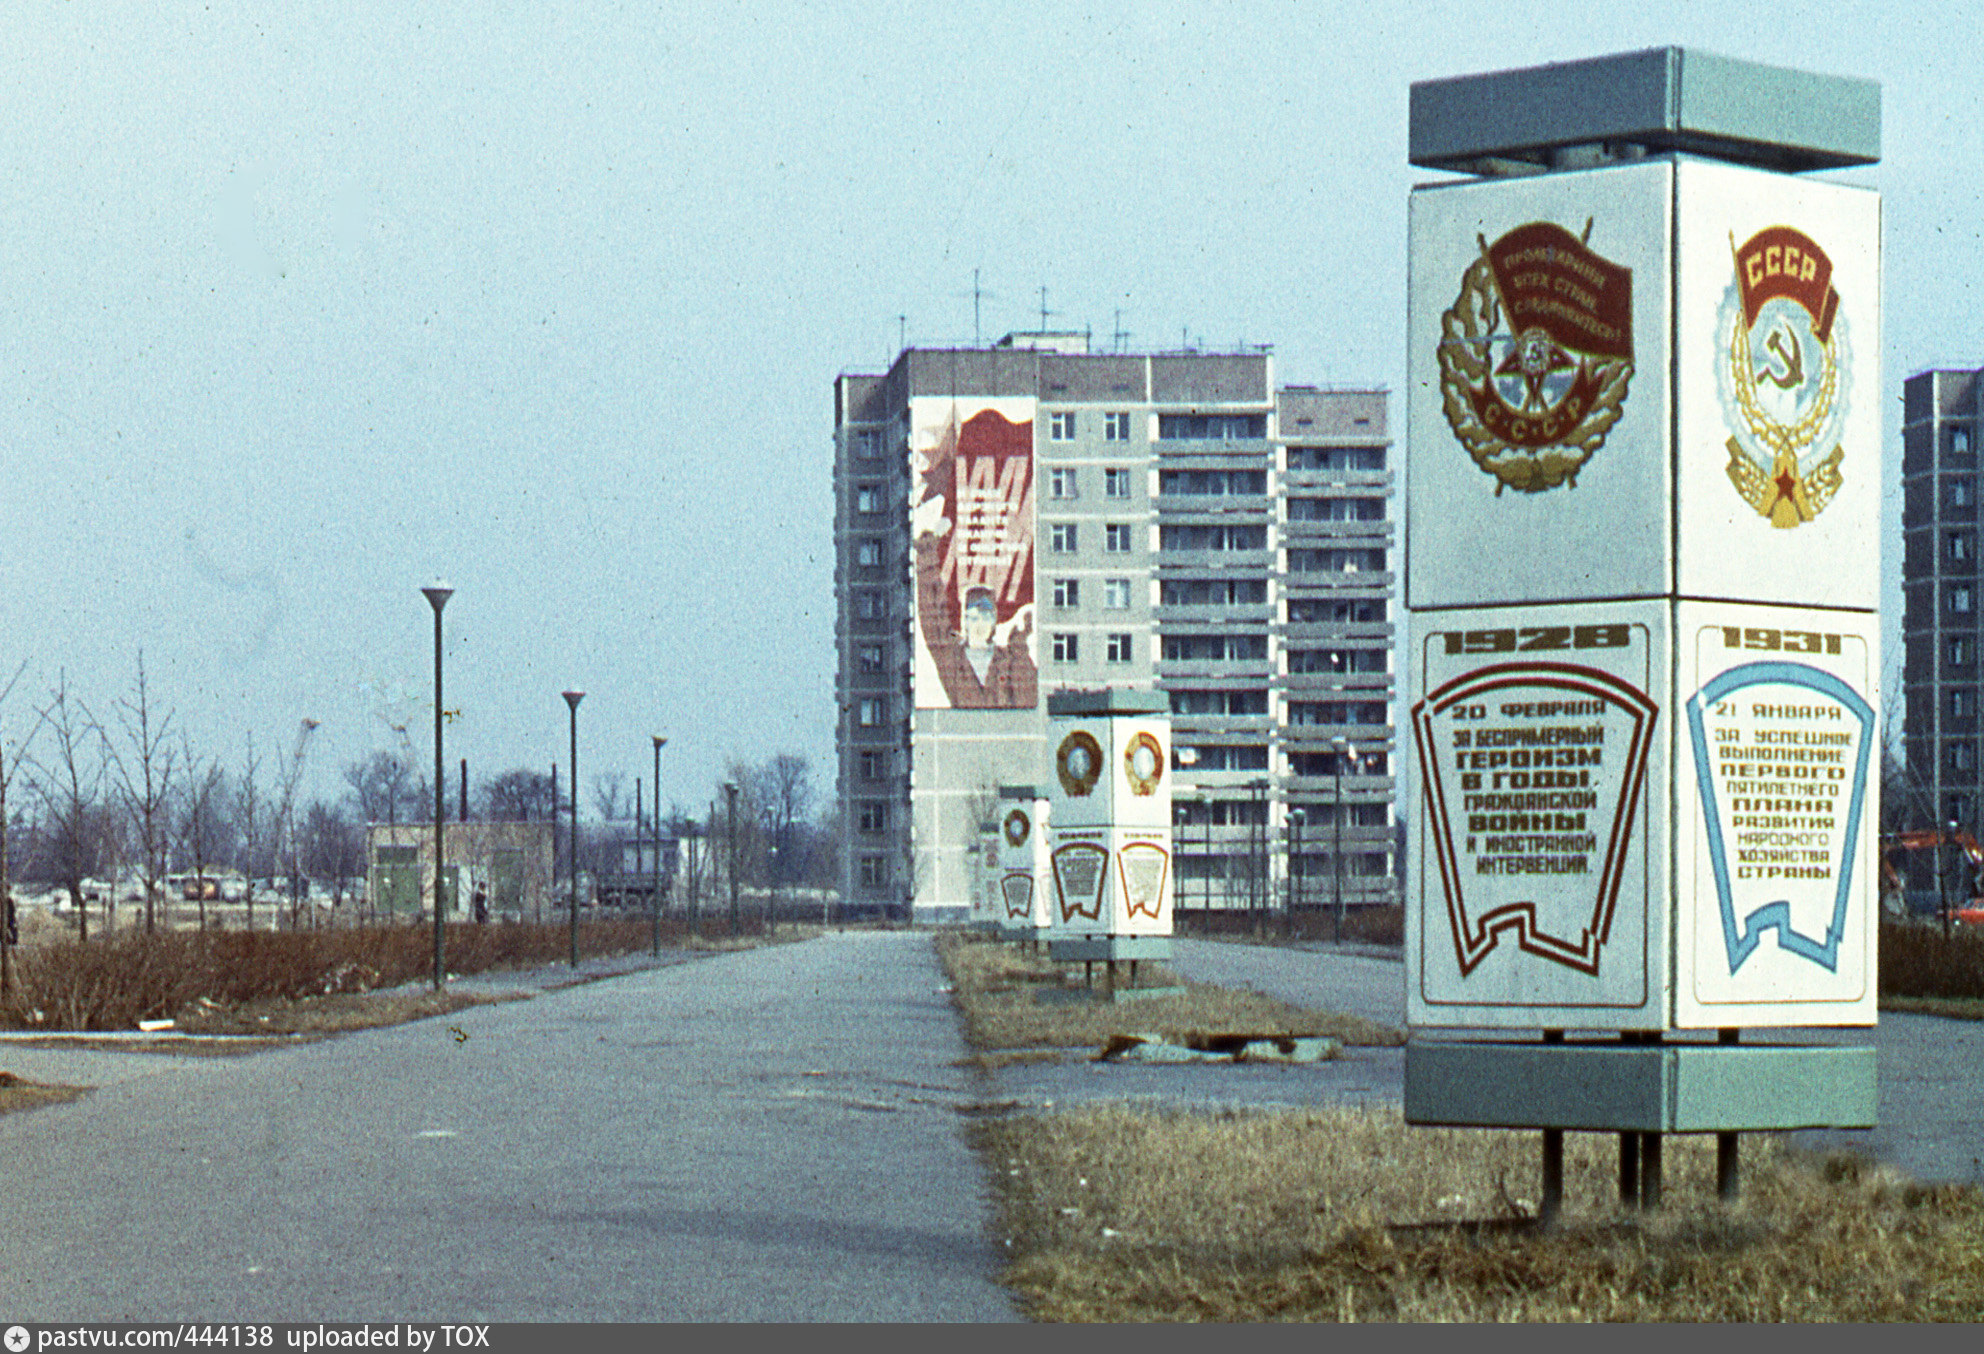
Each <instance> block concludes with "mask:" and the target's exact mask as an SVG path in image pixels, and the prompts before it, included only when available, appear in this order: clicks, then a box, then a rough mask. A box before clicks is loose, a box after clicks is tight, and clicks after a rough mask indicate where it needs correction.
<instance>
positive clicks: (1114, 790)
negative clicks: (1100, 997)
mask: <svg viewBox="0 0 1984 1354" xmlns="http://www.w3.org/2000/svg"><path fill="white" fill-rule="evenodd" d="M1047 746H1048V749H1049V755H1050V756H1051V757H1052V758H1053V774H1054V779H1053V782H1052V784H1051V785H1050V786H1049V792H1048V793H1049V804H1050V811H1049V826H1048V830H1047V843H1048V869H1047V872H1046V880H1045V882H1046V883H1047V884H1048V893H1049V895H1050V897H1049V899H1048V904H1049V906H1048V922H1047V930H1046V937H1047V953H1048V955H1049V957H1050V958H1053V959H1056V960H1059V961H1062V962H1067V963H1074V962H1079V963H1082V964H1084V965H1086V966H1088V972H1089V975H1090V977H1091V979H1092V978H1093V973H1094V967H1093V966H1094V965H1095V964H1097V963H1105V964H1107V965H1108V966H1109V967H1108V973H1109V979H1110V990H1111V992H1112V993H1115V994H1117V995H1122V993H1121V992H1120V991H1119V990H1118V989H1117V988H1116V985H1115V977H1116V965H1117V964H1118V963H1123V962H1127V963H1128V964H1129V965H1130V980H1131V985H1132V986H1133V987H1134V985H1135V982H1136V964H1137V963H1138V961H1140V960H1145V959H1156V960H1163V959H1169V958H1170V957H1171V715H1170V704H1169V701H1168V699H1167V698H1166V697H1165V696H1164V695H1163V694H1162V693H1159V692H1152V691H1116V690H1108V691H1064V692H1055V693H1052V694H1050V695H1049V696H1048V698H1047Z"/></svg>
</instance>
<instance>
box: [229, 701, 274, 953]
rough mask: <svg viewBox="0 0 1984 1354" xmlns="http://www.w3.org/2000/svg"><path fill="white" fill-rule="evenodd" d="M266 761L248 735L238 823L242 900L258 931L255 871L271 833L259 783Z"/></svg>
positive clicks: (238, 792)
mask: <svg viewBox="0 0 1984 1354" xmlns="http://www.w3.org/2000/svg"><path fill="white" fill-rule="evenodd" d="M261 773H262V759H261V758H260V757H259V756H258V755H256V752H255V735H254V733H253V731H250V733H249V734H248V752H247V755H246V756H245V757H244V758H243V759H242V763H241V779H240V780H239V781H238V782H237V783H236V784H235V787H234V821H235V826H236V827H237V828H238V829H239V831H240V834H241V836H240V842H241V860H242V870H241V873H242V874H243V875H244V876H245V877H246V881H247V882H246V883H245V884H244V885H243V887H242V894H241V899H242V901H243V902H244V903H245V904H246V905H247V908H248V924H247V929H248V930H250V931H253V930H254V929H255V871H256V869H257V868H258V867H259V866H260V864H261V857H262V847H263V839H264V837H266V835H267V834H268V830H269V801H268V798H267V796H265V795H264V794H263V793H262V787H261V785H260V783H259V782H258V780H257V777H259V776H260V775H261Z"/></svg>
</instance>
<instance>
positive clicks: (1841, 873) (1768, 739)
mask: <svg viewBox="0 0 1984 1354" xmlns="http://www.w3.org/2000/svg"><path fill="white" fill-rule="evenodd" d="M1678 626H1679V650H1680V653H1679V659H1680V661H1679V662H1678V663H1677V665H1676V667H1677V672H1678V674H1679V678H1680V681H1681V683H1682V685H1683V690H1682V691H1681V692H1680V693H1679V694H1680V697H1681V701H1682V709H1681V711H1680V718H1679V720H1678V721H1677V722H1678V725H1679V728H1678V733H1679V736H1680V737H1679V742H1680V746H1679V748H1678V750H1677V754H1676V761H1675V764H1676V767H1677V775H1676V777H1675V786H1674V789H1675V800H1676V803H1675V818H1676V822H1677V824H1678V826H1679V828H1680V831H1679V833H1678V835H1677V838H1676V842H1677V852H1678V856H1679V858H1678V859H1677V862H1676V866H1677V876H1678V878H1679V879H1680V880H1681V881H1683V883H1684V885H1685V886H1691V887H1684V889H1683V892H1682V894H1681V897H1680V900H1679V907H1678V913H1677V917H1676V921H1675V932H1676V935H1675V944H1676V958H1677V979H1676V985H1675V998H1676V1010H1675V1024H1676V1025H1677V1026H1679V1027H1682V1028H1705V1027H1731V1026H1741V1025H1871V1024H1873V1023H1875V999H1876V977H1877V974H1876V968H1875V936H1876V927H1877V926H1878V924H1879V917H1878V912H1879V905H1878V889H1877V885H1876V868H1877V867H1876V863H1875V862H1876V860H1877V859H1878V857H1877V854H1876V853H1877V851H1878V849H1879V847H1878V842H1877V832H1878V824H1879V819H1880V804H1879V794H1880V731H1879V727H1878V724H1879V721H1878V720H1877V718H1876V716H1875V711H1876V710H1878V709H1879V708H1880V697H1879V693H1878V691H1877V689H1876V687H1877V680H1876V678H1877V673H1878V668H1879V653H1880V625H1879V620H1878V618H1877V617H1876V616H1874V615H1872V614H1870V613H1868V612H1863V611H1843V612H1827V611H1815V610H1809V609H1802V608H1801V609H1791V608H1783V607H1759V606H1747V605H1734V604H1720V605H1717V604H1705V603H1691V604H1683V605H1682V606H1681V607H1680V608H1679V619H1678Z"/></svg>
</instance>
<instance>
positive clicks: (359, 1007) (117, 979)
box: [0, 919, 808, 1033]
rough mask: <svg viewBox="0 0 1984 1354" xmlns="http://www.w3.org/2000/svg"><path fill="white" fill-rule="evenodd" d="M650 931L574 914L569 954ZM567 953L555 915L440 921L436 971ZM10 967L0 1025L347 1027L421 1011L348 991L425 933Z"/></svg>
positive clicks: (251, 935)
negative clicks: (574, 945)
mask: <svg viewBox="0 0 1984 1354" xmlns="http://www.w3.org/2000/svg"><path fill="white" fill-rule="evenodd" d="M805 934H808V932H806V931H805V930H803V929H802V928H798V927H787V928H785V929H784V930H783V931H782V932H781V933H780V937H779V938H780V939H781V940H786V939H799V938H803V936H804V935H805ZM651 939H652V931H651V928H650V924H649V923H648V922H647V921H646V920H645V919H642V920H630V921H589V922H582V923H580V926H579V953H580V955H581V956H582V957H584V956H588V955H591V956H598V955H611V954H627V953H633V952H637V951H641V950H645V949H647V948H648V946H649V945H650V943H651ZM662 943H663V944H664V945H666V946H670V947H673V948H691V949H706V950H726V949H735V948H740V947H749V946H752V945H757V944H762V943H764V942H763V941H762V940H761V939H759V938H756V937H745V938H742V939H739V940H730V939H727V938H726V939H721V940H711V939H703V938H698V937H692V936H690V935H689V934H688V933H687V931H686V928H685V927H684V925H683V924H682V923H681V922H680V921H679V920H675V919H665V920H664V921H663V923H662ZM570 950H571V933H570V930H569V926H568V924H565V923H547V924H543V925H533V924H512V925H490V926H450V927H449V928H448V931H447V942H446V960H447V968H448V972H449V973H451V974H455V975H462V974H471V973H483V972H489V971H492V970H500V969H516V968H530V967H536V966H541V965H548V964H559V963H564V962H566V960H567V959H568V958H569V957H570ZM14 964H15V969H16V973H15V982H14V986H13V989H12V990H11V991H10V992H8V993H7V994H6V995H5V996H4V997H0V1025H4V1026H12V1027H16V1028H24V1029H46V1030H128V1029H131V1028H133V1027H134V1026H135V1025H136V1024H137V1023H138V1022H139V1021H141V1020H158V1019H173V1020H177V1021H179V1022H180V1024H181V1025H182V1026H183V1027H185V1028H187V1029H199V1030H204V1031H206V1032H215V1033H218V1032H228V1033H237V1032H254V1028H255V1027H257V1026H259V1027H261V1028H262V1029H264V1030H266V1029H269V1028H271V1027H278V1026H279V1027H281V1028H286V1029H288V1030H292V1031H294V1030H302V1029H308V1028H312V1026H311V1025H310V1023H309V1022H310V1021H311V1020H313V1019H318V1020H323V1021H334V1022H336V1027H337V1028H345V1029H350V1028H357V1027H360V1026H362V1025H370V1024H390V1023H396V1022H397V1021H398V1020H404V1019H413V1018H416V1017H417V1016H418V1015H421V1014H433V1013H434V1012H432V1011H426V1010H424V1009H421V1006H420V1000H421V999H419V998H410V999H409V1001H410V1002H411V1005H408V1006H407V1007H406V1010H407V1012H408V1013H406V1014H399V1015H392V1014H390V1013H391V1012H392V1011H394V1010H396V1009H398V1008H396V1007H394V1006H393V1004H392V1003H390V1002H385V1003H382V1002H379V1001H376V1000H374V1001H366V1002H359V1001H354V1000H351V999H352V998H355V997H357V996H360V995H363V994H368V993H373V992H376V991H379V990H382V989H392V988H398V987H400V986H402V985H404V984H408V983H418V982H420V981H422V980H425V979H429V978H431V977H432V975H433V971H434V932H433V929H432V927H431V926H428V925H421V926H392V927H366V928H356V929H348V930H334V931H333V930H326V931H284V932H247V931H204V932H199V931H196V932H171V933H160V934H157V935H145V934H143V933H141V932H123V933H119V934H116V935H113V936H111V937H110V938H108V939H104V940H91V941H89V942H88V943H86V944H85V943H82V942H79V941H74V940H60V941H54V942H51V943H46V944H41V945H36V946H33V947H31V948H30V947H22V948H21V949H20V950H17V951H16V952H15V954H14ZM450 997H451V999H453V994H450ZM467 1000H469V999H466V998H463V999H459V1000H457V1001H456V1005H454V1006H449V1007H447V1008H446V1009H450V1010H452V1009H457V1007H458V1006H459V1005H460V1004H464V1003H466V1001H467ZM306 1011H310V1012H316V1013H318V1014H317V1015H316V1016H311V1015H308V1014H306ZM264 1016H267V1017H269V1019H268V1020H266V1021H265V1020H263V1019H262V1017H264Z"/></svg>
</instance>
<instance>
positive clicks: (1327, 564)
mask: <svg viewBox="0 0 1984 1354" xmlns="http://www.w3.org/2000/svg"><path fill="white" fill-rule="evenodd" d="M1385 555H1386V552H1385V551H1383V550H1337V549H1330V550H1290V551H1289V552H1288V572H1290V573H1292V574H1356V573H1372V574H1381V573H1383V572H1384V571H1385Z"/></svg>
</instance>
